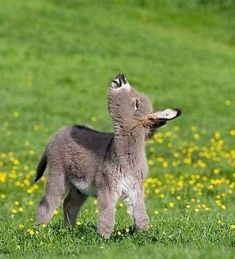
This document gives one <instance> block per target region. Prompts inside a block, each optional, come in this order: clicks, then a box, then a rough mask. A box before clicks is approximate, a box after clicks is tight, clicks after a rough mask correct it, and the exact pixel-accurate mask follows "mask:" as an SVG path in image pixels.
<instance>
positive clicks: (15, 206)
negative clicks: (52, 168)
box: [0, 0, 235, 258]
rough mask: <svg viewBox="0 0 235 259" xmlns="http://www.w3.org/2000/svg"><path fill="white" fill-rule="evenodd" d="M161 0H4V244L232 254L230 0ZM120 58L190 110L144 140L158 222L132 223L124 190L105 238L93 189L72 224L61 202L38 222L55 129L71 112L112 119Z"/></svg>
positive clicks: (145, 87) (157, 95) (9, 249)
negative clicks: (41, 167)
mask: <svg viewBox="0 0 235 259" xmlns="http://www.w3.org/2000/svg"><path fill="white" fill-rule="evenodd" d="M101 2H102V3H101ZM163 2H164V1H156V2H155V3H156V4H153V3H154V1H150V0H149V1H148V0H146V1H144V0H143V1H134V0H133V1H131V0H129V1H127V3H126V4H125V1H117V0H116V1H114V0H113V1H106V0H105V1H78V0H74V1H72V0H67V1H60V0H48V1H46V0H41V1H37V0H31V1H21V0H12V1H1V2H0V6H1V8H0V97H1V102H0V111H1V112H0V124H1V127H0V136H1V140H0V257H1V258H6V257H9V258H11V257H14V258H16V257H22V258H23V257H24V258H25V257H27V256H28V257H34V258H42V257H48V258H49V257H50V258H58V257H59V258H62V257H64V258H67V257H71V256H74V257H78V256H79V257H81V258H113V257H114V256H115V258H163V257H164V258H234V254H235V206H234V204H235V195H234V191H235V170H234V167H235V150H234V144H235V141H234V137H235V125H234V114H235V105H234V104H235V103H234V102H235V100H234V92H235V85H234V83H235V69H234V68H235V49H234V47H235V34H234V19H232V18H233V15H234V13H233V10H234V9H232V5H231V7H230V8H227V5H228V6H230V4H231V3H232V1H224V3H225V4H224V5H222V6H220V5H215V6H214V5H197V4H194V3H196V2H200V1H188V3H189V4H188V5H183V4H182V3H183V2H184V1H175V2H178V4H172V5H171V4H169V3H170V1H166V2H164V3H165V4H163ZM173 2H174V1H173ZM201 2H203V1H201ZM212 2H213V1H212ZM214 2H220V1H214ZM161 3H162V4H161ZM167 3H168V4H167ZM119 72H123V73H124V74H126V76H127V77H128V79H129V81H130V82H131V83H132V84H133V85H135V86H136V88H137V89H138V90H140V91H143V92H145V93H146V94H148V95H150V97H151V99H152V101H153V103H154V106H155V107H157V108H159V109H160V108H164V107H180V108H182V110H183V115H182V116H181V117H180V118H179V119H178V120H177V121H174V122H172V123H169V124H168V125H167V127H165V128H162V129H160V130H159V132H158V134H156V135H155V136H154V138H153V139H152V140H151V141H149V143H148V145H147V153H148V162H149V177H148V178H147V179H146V183H145V189H146V204H147V209H148V214H149V216H150V219H151V226H150V228H149V230H148V231H147V232H144V233H133V231H132V228H131V221H130V219H129V216H128V215H127V213H126V208H125V206H124V205H123V203H122V201H120V202H119V204H118V206H117V222H116V228H115V232H114V234H113V235H112V237H111V239H110V240H103V239H102V238H101V237H99V236H98V235H97V234H96V228H95V224H96V205H95V204H96V200H95V199H92V198H90V200H89V202H88V203H87V204H86V205H85V206H84V207H83V209H82V212H81V215H80V216H79V218H78V221H77V225H76V227H75V228H74V229H69V228H66V227H65V226H64V225H63V221H62V211H61V208H58V210H57V211H55V216H54V218H53V220H52V222H51V224H50V225H49V226H46V227H45V226H41V227H39V226H35V223H34V217H35V209H36V205H37V203H38V202H39V200H40V198H41V197H42V194H43V191H44V186H45V181H46V177H45V178H43V180H42V181H40V182H39V183H38V184H36V185H33V184H32V179H33V176H34V172H35V167H36V165H37V162H38V160H39V157H40V155H41V153H42V151H43V149H44V147H45V144H46V142H47V140H48V138H49V137H50V136H51V135H52V134H53V133H54V132H55V131H56V130H57V129H58V128H60V127H62V126H64V125H67V124H76V123H77V124H87V125H90V126H92V127H95V128H97V129H100V130H105V131H111V130H112V124H111V120H110V118H109V115H108V112H107V100H106V91H107V87H108V83H109V81H110V80H111V79H112V78H113V77H114V76H115V75H116V74H118V73H119Z"/></svg>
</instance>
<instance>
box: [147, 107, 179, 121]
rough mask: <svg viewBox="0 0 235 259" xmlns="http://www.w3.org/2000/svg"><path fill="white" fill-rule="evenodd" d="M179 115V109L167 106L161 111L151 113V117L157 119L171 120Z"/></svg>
mask: <svg viewBox="0 0 235 259" xmlns="http://www.w3.org/2000/svg"><path fill="white" fill-rule="evenodd" d="M180 115H181V110H180V109H170V108H167V109H165V110H162V111H158V112H155V113H153V114H151V119H153V120H159V121H168V120H173V119H175V118H177V117H179V116H180Z"/></svg>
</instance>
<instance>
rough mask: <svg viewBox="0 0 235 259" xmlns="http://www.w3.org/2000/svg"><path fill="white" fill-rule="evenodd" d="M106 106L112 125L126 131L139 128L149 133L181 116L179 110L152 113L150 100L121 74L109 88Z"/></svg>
mask: <svg viewBox="0 0 235 259" xmlns="http://www.w3.org/2000/svg"><path fill="white" fill-rule="evenodd" d="M108 105H109V112H110V114H111V117H112V119H113V121H114V124H115V125H116V126H120V127H121V128H126V129H127V130H131V129H132V128H134V127H136V126H141V127H143V128H145V129H146V130H147V131H148V130H150V131H151V128H152V127H155V128H157V127H161V126H163V125H164V124H166V122H167V121H168V120H172V119H175V118H177V117H178V116H180V114H181V111H180V110H179V109H169V108H168V109H165V110H162V111H158V112H154V111H153V107H152V103H151V101H150V99H149V98H148V97H147V96H145V95H143V94H140V93H138V92H137V91H136V90H135V89H134V88H133V87H132V86H131V85H130V84H129V83H128V81H127V79H126V77H125V76H124V75H122V74H120V75H118V76H117V77H116V78H115V79H114V80H113V81H112V83H111V86H110V87H109V90H108Z"/></svg>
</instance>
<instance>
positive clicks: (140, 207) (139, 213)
mask: <svg viewBox="0 0 235 259" xmlns="http://www.w3.org/2000/svg"><path fill="white" fill-rule="evenodd" d="M125 202H126V205H127V207H128V210H129V213H130V214H131V216H132V218H133V220H134V225H135V227H136V229H137V230H147V228H148V224H149V217H148V214H147V212H146V208H145V203H144V191H143V190H141V189H140V188H139V189H137V190H135V191H131V192H130V193H129V196H128V197H127V198H126V199H125Z"/></svg>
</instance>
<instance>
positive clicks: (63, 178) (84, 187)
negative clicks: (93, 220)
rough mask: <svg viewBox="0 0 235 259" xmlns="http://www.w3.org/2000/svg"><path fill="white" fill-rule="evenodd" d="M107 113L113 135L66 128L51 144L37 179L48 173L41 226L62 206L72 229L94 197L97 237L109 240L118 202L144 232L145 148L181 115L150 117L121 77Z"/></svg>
mask: <svg viewBox="0 0 235 259" xmlns="http://www.w3.org/2000/svg"><path fill="white" fill-rule="evenodd" d="M108 107H109V113H110V115H111V117H112V120H113V126H114V133H104V132H99V131H96V130H93V129H90V128H87V127H84V126H69V127H65V128H62V129H60V130H59V131H58V132H57V133H56V134H55V136H54V137H53V138H52V139H51V140H50V141H49V143H48V145H47V147H46V150H45V152H44V154H43V156H42V159H41V161H40V163H39V165H38V169H37V172H36V178H35V181H37V180H38V179H40V177H41V176H42V175H43V172H44V170H45V169H46V167H47V168H48V181H47V185H46V193H45V196H44V197H43V199H42V200H41V202H40V203H39V205H38V209H37V222H38V223H39V224H47V223H48V222H49V220H50V218H51V217H52V215H53V211H54V210H55V209H56V208H57V207H58V206H59V204H60V202H61V201H62V200H64V203H63V208H64V221H65V223H67V224H69V225H74V224H75V223H76V218H77V214H78V212H79V210H80V208H81V206H82V204H83V203H84V202H85V200H86V198H87V197H88V196H89V195H91V196H97V201H98V211H99V212H98V223H97V229H98V232H99V233H100V235H101V236H103V237H105V238H109V237H110V235H111V233H112V231H113V227H114V222H115V205H116V202H117V201H118V199H119V198H123V199H124V201H125V203H126V205H127V207H128V210H129V212H130V214H131V216H132V218H133V221H134V225H135V227H136V229H137V230H145V229H146V228H147V227H148V222H149V218H148V215H147V213H146V209H145V203H144V185H143V184H144V179H145V177H146V174H147V171H148V164H147V159H146V154H145V142H146V139H147V138H149V137H150V136H151V135H152V134H153V133H154V131H155V130H156V129H157V128H158V127H160V126H162V125H164V124H166V122H167V120H169V119H174V118H176V117H178V116H179V115H180V113H181V112H180V110H178V109H166V110H163V111H160V112H155V113H154V112H153V108H152V104H151V102H150V100H149V99H148V97H146V96H145V95H142V94H140V93H138V92H137V91H136V90H135V89H134V88H133V87H132V86H130V84H129V83H128V81H127V79H126V78H125V77H124V75H118V76H117V77H116V78H115V79H114V80H113V82H112V83H111V86H110V87H109V89H108Z"/></svg>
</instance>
